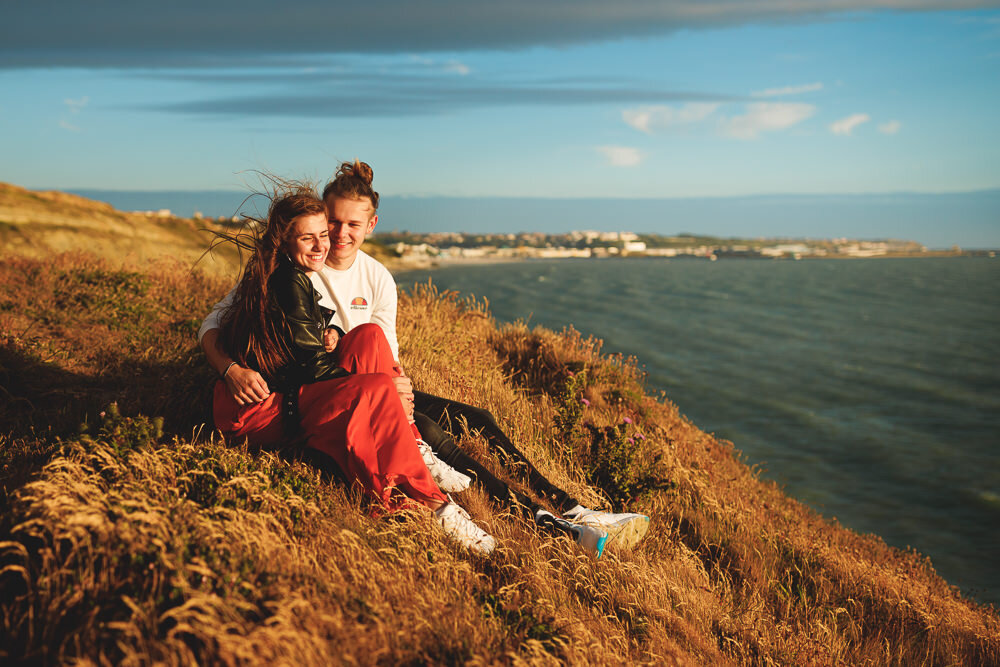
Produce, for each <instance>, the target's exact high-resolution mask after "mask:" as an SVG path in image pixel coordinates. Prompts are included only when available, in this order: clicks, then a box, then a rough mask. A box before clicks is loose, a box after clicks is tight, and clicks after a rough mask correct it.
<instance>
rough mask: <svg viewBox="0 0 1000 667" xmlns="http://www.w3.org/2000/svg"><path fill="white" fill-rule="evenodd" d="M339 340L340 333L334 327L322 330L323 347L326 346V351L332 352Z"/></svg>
mask: <svg viewBox="0 0 1000 667" xmlns="http://www.w3.org/2000/svg"><path fill="white" fill-rule="evenodd" d="M339 342H340V334H339V333H338V332H337V330H336V329H334V328H332V327H331V328H329V329H324V330H323V347H324V348H326V351H327V352H333V351H334V350H336V349H337V343H339Z"/></svg>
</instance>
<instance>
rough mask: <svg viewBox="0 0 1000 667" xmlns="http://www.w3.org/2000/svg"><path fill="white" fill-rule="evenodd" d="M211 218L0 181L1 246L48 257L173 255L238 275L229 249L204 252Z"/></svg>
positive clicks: (135, 261)
mask: <svg viewBox="0 0 1000 667" xmlns="http://www.w3.org/2000/svg"><path fill="white" fill-rule="evenodd" d="M223 229H225V227H224V226H223V225H220V224H219V223H217V222H216V221H213V220H207V219H203V220H192V219H188V218H178V217H174V216H166V217H159V216H152V215H145V214H143V213H126V212H123V211H118V210H116V209H114V208H113V207H112V206H111V205H110V204H105V203H103V202H98V201H93V200H90V199H86V198H84V197H79V196H77V195H73V194H68V193H65V192H56V191H51V192H35V191H32V190H26V189H25V188H21V187H18V186H16V185H10V184H7V183H0V249H2V252H4V253H10V254H18V255H25V256H28V257H39V258H41V257H47V256H49V255H51V254H52V253H53V252H68V251H74V250H86V251H87V252H90V253H93V254H95V255H98V256H102V257H114V258H116V260H117V261H118V262H120V263H123V264H127V265H131V266H141V265H142V264H144V263H145V262H148V261H150V260H153V259H157V258H162V257H172V258H175V259H176V260H178V261H180V262H181V263H183V264H187V265H189V266H194V265H195V263H197V265H198V268H199V269H200V270H202V271H206V272H209V273H212V274H216V275H227V276H234V275H235V271H236V269H237V268H238V265H239V258H238V256H237V255H236V253H235V252H233V250H232V249H231V248H226V247H224V248H220V249H219V251H218V252H215V253H212V254H209V255H205V248H207V247H208V245H209V243H210V242H211V240H212V231H213V230H223Z"/></svg>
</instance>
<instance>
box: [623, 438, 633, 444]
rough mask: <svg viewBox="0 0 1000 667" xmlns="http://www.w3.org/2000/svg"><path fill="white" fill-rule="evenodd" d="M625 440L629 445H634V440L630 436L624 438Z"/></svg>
mask: <svg viewBox="0 0 1000 667" xmlns="http://www.w3.org/2000/svg"><path fill="white" fill-rule="evenodd" d="M625 442H627V443H628V444H630V445H634V444H635V440H633V439H632V438H625Z"/></svg>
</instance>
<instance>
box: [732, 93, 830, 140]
mask: <svg viewBox="0 0 1000 667" xmlns="http://www.w3.org/2000/svg"><path fill="white" fill-rule="evenodd" d="M814 113H816V107H815V106H813V105H812V104H802V103H798V102H754V103H753V104H748V105H747V112H746V113H745V114H743V115H742V116H733V117H732V118H727V119H726V120H724V121H723V123H722V131H723V133H725V134H727V135H729V136H731V137H734V138H736V139H756V138H757V135H759V134H760V133H761V132H773V131H775V130H784V129H787V128H789V127H792V126H793V125H797V124H799V123H801V122H802V121H804V120H806V119H807V118H809V117H810V116H812V115H813V114H814Z"/></svg>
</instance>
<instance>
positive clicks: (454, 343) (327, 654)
mask: <svg viewBox="0 0 1000 667" xmlns="http://www.w3.org/2000/svg"><path fill="white" fill-rule="evenodd" d="M0 284H2V285H4V289H3V291H2V292H0V395H3V401H2V402H0V462H2V465H0V471H2V472H0V488H2V493H0V508H2V509H0V658H3V661H4V662H21V661H32V662H42V663H50V664H51V663H62V662H69V661H74V660H81V661H84V662H88V663H103V662H111V663H119V662H132V663H136V664H150V663H153V662H166V663H171V664H219V663H221V664H246V663H251V664H270V663H274V662H279V661H281V662H285V663H287V664H330V663H335V662H353V663H358V664H377V663H378V664H398V663H410V664H420V663H428V662H429V663H447V664H454V663H465V662H472V663H477V664H480V663H496V662H502V663H524V662H537V663H543V664H557V663H567V662H568V663H570V664H634V663H649V664H692V665H700V664H785V665H800V664H834V663H844V664H969V665H973V664H974V665H985V664H998V663H1000V619H998V617H997V615H996V613H995V612H994V611H993V610H992V609H987V608H983V607H980V606H977V605H976V604H974V603H972V602H969V601H967V600H965V599H963V598H962V597H961V596H960V595H959V593H958V592H957V591H956V590H955V589H953V588H951V587H949V586H948V584H947V583H946V582H944V581H943V580H942V579H940V577H938V576H937V575H936V574H935V572H934V570H933V568H932V566H931V564H930V563H929V562H928V561H927V560H926V559H925V558H923V557H921V556H920V555H919V554H917V553H912V552H901V551H899V550H895V549H892V548H889V547H887V546H886V545H885V544H884V543H883V542H882V541H881V540H879V539H878V538H877V537H874V536H863V535H857V534H855V533H853V532H851V531H848V530H846V529H843V528H841V527H839V526H837V525H835V524H832V523H830V522H828V521H826V520H824V519H822V518H821V517H819V516H818V515H816V514H815V513H814V512H812V511H811V510H809V509H808V508H806V507H804V506H803V505H801V504H800V503H798V502H796V501H794V500H792V499H790V498H788V497H786V496H784V495H783V494H782V493H781V491H780V490H779V489H778V488H776V487H775V486H774V485H773V484H771V483H767V482H763V481H761V480H760V479H759V478H758V476H757V475H756V474H755V472H754V471H753V470H751V469H750V468H748V467H747V466H746V465H744V464H743V463H741V462H740V460H739V455H738V452H736V451H735V450H734V449H733V448H732V446H731V444H729V443H726V442H721V441H718V440H716V439H715V438H713V437H712V436H710V435H708V434H706V433H704V432H702V431H700V430H699V429H698V428H697V427H696V426H694V425H693V424H691V423H690V422H689V421H687V420H686V419H685V418H684V417H683V416H682V415H680V414H679V413H678V411H677V409H676V408H675V407H674V406H673V405H671V404H670V403H669V402H667V401H665V400H657V399H654V398H652V397H650V396H647V395H646V394H645V392H644V390H643V386H642V379H641V376H640V374H639V372H638V371H637V369H636V365H635V364H634V363H633V362H632V361H631V360H628V359H622V358H620V357H608V356H605V355H601V354H600V343H599V341H594V340H584V339H581V337H580V336H579V335H578V334H576V333H575V332H573V331H572V330H569V331H565V332H562V333H555V332H552V331H547V330H544V329H536V330H528V329H527V328H525V327H524V326H519V325H512V326H505V327H503V328H500V329H498V328H497V327H496V325H495V323H494V322H493V321H492V320H491V318H490V317H489V314H488V313H487V312H486V311H485V308H484V307H483V305H482V304H477V303H469V302H463V301H459V300H457V299H456V298H455V296H454V295H453V294H438V293H437V292H435V290H433V289H432V288H430V287H426V288H423V289H418V290H417V291H416V293H415V294H414V295H413V296H404V297H402V298H401V301H400V323H401V326H400V332H399V333H400V343H401V355H402V357H403V361H404V363H405V364H406V365H407V369H408V372H409V373H410V375H411V376H412V377H413V378H414V383H415V385H416V386H418V387H419V388H421V389H423V390H425V391H429V392H432V393H435V394H440V395H445V396H454V397H460V398H461V400H463V401H466V402H469V403H473V404H476V405H481V406H484V407H487V408H488V409H490V410H491V411H492V412H493V413H494V414H495V415H497V417H498V420H499V421H500V423H501V425H502V426H503V427H504V428H505V429H506V430H507V431H508V432H509V433H510V434H511V437H512V439H513V440H514V441H515V443H516V444H517V445H518V446H519V447H521V448H522V449H523V450H524V451H525V452H526V453H527V454H528V455H529V457H530V458H531V459H532V460H533V461H534V462H535V463H536V464H537V465H538V467H539V468H540V469H541V470H542V471H543V473H545V474H546V475H547V476H550V477H551V478H552V479H553V480H554V481H556V482H557V483H559V484H560V485H563V486H565V487H567V488H568V489H569V490H571V491H573V492H574V493H576V494H578V495H580V496H581V497H583V498H585V499H586V500H587V501H589V502H593V503H596V504H604V503H608V502H611V501H613V502H614V503H615V504H616V506H619V507H620V506H622V505H626V506H628V507H630V508H632V509H637V510H641V511H644V512H647V513H649V514H650V516H651V518H652V526H653V527H652V529H651V530H650V534H649V535H648V536H647V538H646V540H645V541H644V542H643V543H642V544H641V545H640V547H639V548H638V549H636V550H635V551H632V552H624V551H617V550H614V549H612V550H610V551H609V553H608V554H606V555H605V557H604V558H602V559H601V560H600V561H594V560H593V559H591V558H589V557H588V556H587V555H585V554H583V553H581V552H580V551H579V550H578V549H577V548H576V547H575V545H573V544H571V543H569V542H568V541H566V540H565V539H553V538H550V537H547V536H545V535H542V534H539V533H538V532H537V531H536V530H535V529H534V527H533V526H532V525H529V524H528V523H526V522H525V521H523V520H521V519H520V518H519V517H516V516H513V515H510V514H509V513H506V512H505V511H504V510H503V508H495V507H491V506H490V504H489V502H488V501H487V500H486V498H485V496H484V495H483V494H482V493H481V492H479V491H478V490H476V489H472V490H470V491H467V492H465V493H463V494H461V495H460V499H461V501H462V503H463V504H464V505H466V506H467V507H468V508H469V509H470V510H471V512H472V514H473V515H474V517H475V518H477V519H478V520H479V521H481V522H482V523H484V524H485V525H486V526H487V527H488V528H489V530H490V531H491V532H492V533H493V534H494V535H495V536H497V537H498V539H499V541H500V546H499V548H498V550H497V551H496V553H495V554H494V555H493V556H492V557H490V558H488V559H481V558H476V557H471V556H469V555H468V554H467V553H465V552H463V551H462V550H460V549H458V548H456V547H454V546H453V545H452V544H451V543H449V542H448V541H447V540H446V539H444V538H443V537H442V536H441V534H440V532H439V531H437V530H436V528H435V527H434V526H433V525H432V523H431V522H430V520H429V518H428V517H427V516H426V515H424V514H422V513H412V514H406V515H397V516H392V517H385V518H381V519H373V518H371V517H370V516H369V515H368V513H367V511H366V509H365V508H364V507H363V505H362V503H361V499H360V498H359V497H358V496H357V495H355V494H353V493H351V492H349V491H348V490H346V489H344V488H342V487H341V486H339V485H337V484H335V483H333V482H331V481H330V480H329V479H328V478H327V477H326V476H324V474H323V473H322V462H312V463H311V464H307V463H306V462H303V461H300V460H297V459H296V458H295V457H294V452H283V453H278V454H273V453H265V454H262V453H254V452H249V451H247V450H246V449H240V448H227V447H225V446H224V445H223V444H222V443H220V442H219V441H218V440H217V439H215V438H213V437H211V436H210V434H209V433H208V430H207V429H199V428H198V425H199V424H201V423H203V422H204V421H205V420H206V418H207V414H206V409H205V406H206V405H207V399H208V390H209V387H210V384H211V382H212V379H213V378H212V376H211V373H210V372H209V371H208V369H207V367H206V365H205V364H204V363H203V361H202V359H201V355H200V353H199V351H198V350H197V346H196V343H195V341H194V331H195V330H196V328H197V324H198V322H199V321H200V317H201V316H202V314H203V313H205V312H207V310H208V309H209V308H210V307H211V305H212V303H214V301H215V300H216V299H217V297H218V295H219V294H221V293H222V292H224V291H225V290H226V289H227V288H228V287H229V281H228V280H224V279H217V278H208V277H205V276H204V275H201V274H197V273H196V274H191V273H189V272H187V271H178V270H176V266H173V265H160V266H154V267H151V268H149V269H148V270H145V271H136V270H132V269H129V268H123V267H121V266H120V265H118V264H112V263H110V262H108V261H106V260H101V259H99V258H96V257H93V256H89V255H60V256H56V257H50V258H47V259H45V260H36V259H31V258H19V257H10V256H8V257H6V258H5V261H4V262H2V263H0ZM584 399H586V400H584ZM112 401H114V402H116V405H115V407H109V406H110V405H111V403H112ZM122 415H125V416H124V417H123V416H122ZM142 415H145V416H142ZM81 425H82V427H81ZM164 430H165V433H164V432H163V431H164ZM461 444H462V445H463V446H464V447H467V448H468V449H469V450H470V451H472V452H473V453H474V454H475V455H476V456H478V457H480V458H482V459H483V460H484V461H485V462H486V463H487V464H488V465H489V466H490V467H491V468H493V469H494V470H496V471H497V472H498V473H499V474H501V475H503V476H505V477H507V478H509V479H512V480H516V479H517V475H516V474H514V473H512V472H511V471H506V470H504V469H503V467H502V466H501V464H500V463H499V462H498V461H496V460H495V459H493V458H491V457H490V456H489V455H488V454H487V452H486V451H485V447H484V443H483V440H482V439H481V438H480V437H478V436H477V435H476V434H467V435H466V436H465V437H463V438H462V441H461Z"/></svg>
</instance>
